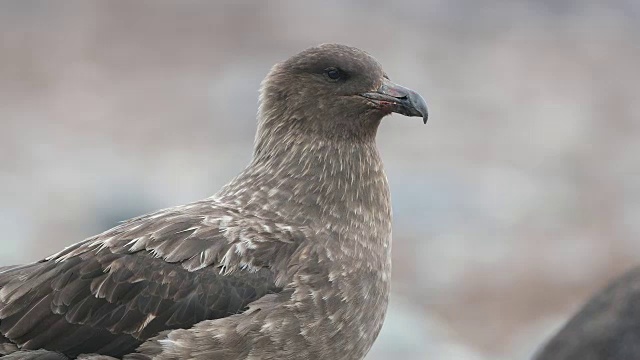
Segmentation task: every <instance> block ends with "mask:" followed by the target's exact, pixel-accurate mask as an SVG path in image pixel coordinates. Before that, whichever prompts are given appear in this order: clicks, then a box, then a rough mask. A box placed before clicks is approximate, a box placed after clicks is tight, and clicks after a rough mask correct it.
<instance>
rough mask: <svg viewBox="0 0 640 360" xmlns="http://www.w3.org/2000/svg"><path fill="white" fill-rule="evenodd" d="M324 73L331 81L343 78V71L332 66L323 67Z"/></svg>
mask: <svg viewBox="0 0 640 360" xmlns="http://www.w3.org/2000/svg"><path fill="white" fill-rule="evenodd" d="M324 74H325V75H326V76H327V77H328V78H329V79H330V80H332V81H337V80H340V79H344V78H345V76H344V75H345V74H344V72H343V71H342V70H340V69H337V68H334V67H330V68H327V69H324Z"/></svg>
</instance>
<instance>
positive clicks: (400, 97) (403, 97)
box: [395, 95, 407, 100]
mask: <svg viewBox="0 0 640 360" xmlns="http://www.w3.org/2000/svg"><path fill="white" fill-rule="evenodd" d="M395 98H396V99H398V100H407V95H403V96H396V97H395Z"/></svg>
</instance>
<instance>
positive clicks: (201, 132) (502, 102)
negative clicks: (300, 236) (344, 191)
mask: <svg viewBox="0 0 640 360" xmlns="http://www.w3.org/2000/svg"><path fill="white" fill-rule="evenodd" d="M324 42H339V43H345V44H349V45H353V46H357V47H360V48H362V49H365V50H367V51H369V52H370V53H371V54H373V55H374V56H375V57H376V58H377V59H378V60H379V61H380V62H381V63H382V64H383V65H384V66H385V69H386V71H387V73H388V74H389V75H390V76H391V78H392V79H393V80H394V81H396V82H398V83H400V84H403V85H406V86H408V87H411V88H413V89H414V90H416V91H418V92H420V93H421V94H423V96H424V97H425V98H426V99H427V101H428V103H429V106H430V110H431V111H430V112H431V116H430V121H429V124H428V125H427V126H423V125H422V124H421V122H420V119H416V118H404V117H401V116H392V117H391V118H388V119H386V120H385V121H384V122H383V125H382V127H381V129H380V131H379V147H380V149H381V152H382V155H383V158H384V160H385V164H386V168H387V173H388V176H389V180H390V184H391V191H392V195H393V203H394V215H395V219H394V221H395V228H394V274H393V276H394V278H393V295H392V301H391V307H390V310H389V314H388V318H387V322H386V324H385V327H384V329H383V331H382V334H381V336H380V338H379V341H378V342H377V343H376V345H375V346H374V348H373V350H372V351H371V353H370V354H369V356H368V358H367V359H368V360H378V359H379V360H382V359H390V358H397V359H407V360H413V359H451V360H484V359H487V360H488V359H492V360H493V359H527V358H528V357H529V356H530V355H531V354H532V353H533V351H535V349H536V348H537V347H538V346H539V345H540V344H541V343H542V342H543V341H544V339H546V338H547V337H548V336H549V335H550V334H551V333H553V332H554V331H555V330H556V329H557V328H558V327H559V326H561V325H562V323H563V322H564V321H565V319H567V318H568V316H570V315H571V314H572V313H573V312H574V311H576V310H577V309H578V308H579V307H580V305H581V304H582V303H583V302H584V301H585V300H586V299H587V298H588V296H589V295H590V294H592V293H593V292H594V291H596V290H597V289H598V288H600V287H602V286H603V284H605V283H606V282H607V281H608V280H610V279H611V278H612V277H614V276H616V275H617V274H620V273H622V272H623V271H625V270H626V269H629V268H630V267H632V266H634V265H636V264H640V118H639V116H638V113H640V66H639V64H640V3H639V2H637V1H635V0H611V1H607V2H604V1H577V0H576V1H569V0H554V1H540V0H538V1H533V0H531V1H527V0H515V1H508V2H506V1H499V0H492V1H473V0H447V1H443V0H428V1H417V0H404V1H401V0H394V1H362V0H350V1H336V0H329V1H323V2H320V1H308V0H307V1H258V0H256V1H204V0H183V1H165V0H161V1H158V0H154V1H135V2H125V1H83V0H78V1H60V2H50V1H33V0H15V1H11V0H9V1H2V2H0V227H1V229H2V235H1V238H0V244H1V250H0V265H8V264H14V263H23V262H30V261H35V260H38V259H41V258H43V257H45V256H47V255H49V254H52V253H53V252H56V251H57V250H60V249H61V248H62V247H64V246H66V245H69V244H72V243H74V242H77V241H79V240H81V239H83V238H85V237H88V236H90V235H93V234H95V233H98V232H101V231H103V230H106V229H107V228H110V227H112V226H114V225H115V224H117V222H118V221H121V220H124V219H127V218H129V217H132V216H135V215H139V214H142V213H145V212H148V211H152V210H155V209H158V208H162V207H169V206H173V205H178V204H183V203H187V202H190V201H194V200H197V199H201V198H204V197H207V196H210V195H212V194H213V193H214V192H216V191H217V190H218V189H219V188H220V187H221V186H222V185H223V184H224V183H225V182H226V181H227V180H229V179H230V178H231V177H232V176H234V175H235V174H236V173H238V172H239V171H240V170H241V169H242V168H243V167H244V166H245V164H246V163H247V162H248V161H249V158H250V155H251V149H252V143H253V135H254V131H255V113H256V111H257V96H258V92H257V88H258V86H259V83H260V81H261V80H262V78H263V77H264V76H265V74H266V73H267V71H268V70H269V68H270V67H271V65H272V64H274V63H275V62H277V61H280V60H284V59H286V58H287V57H289V56H290V55H292V54H294V53H297V52H298V51H300V50H302V49H304V48H306V47H309V46H313V45H316V44H319V43H324Z"/></svg>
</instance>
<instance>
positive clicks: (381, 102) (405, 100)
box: [360, 78, 429, 124]
mask: <svg viewBox="0 0 640 360" xmlns="http://www.w3.org/2000/svg"><path fill="white" fill-rule="evenodd" d="M360 96H362V97H364V98H365V99H367V100H369V101H370V102H372V103H373V104H375V105H376V107H377V108H378V109H381V110H384V111H388V112H395V113H398V114H402V115H406V116H420V117H422V119H423V120H424V123H425V124H426V123H427V118H428V117H429V113H428V111H427V103H426V102H425V101H424V99H423V98H422V96H420V94H418V93H417V92H415V91H413V90H410V89H407V88H405V87H403V86H400V85H398V84H394V83H392V82H391V81H390V80H389V79H387V78H385V79H384V80H383V82H382V85H381V86H380V87H379V88H378V90H376V91H375V92H369V93H364V94H360Z"/></svg>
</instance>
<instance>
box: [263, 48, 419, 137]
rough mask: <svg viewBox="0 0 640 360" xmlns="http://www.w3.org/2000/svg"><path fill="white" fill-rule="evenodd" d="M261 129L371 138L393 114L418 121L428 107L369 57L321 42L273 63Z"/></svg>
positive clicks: (265, 95) (264, 86) (349, 49)
mask: <svg viewBox="0 0 640 360" xmlns="http://www.w3.org/2000/svg"><path fill="white" fill-rule="evenodd" d="M260 98H261V105H260V122H261V124H260V130H259V134H258V136H260V131H261V130H262V131H263V132H270V131H273V130H274V129H280V130H283V131H284V132H289V133H295V132H296V131H297V130H300V131H302V132H304V133H315V134H318V133H319V134H320V136H322V137H333V138H349V139H360V138H371V137H375V133H376V130H377V127H378V125H379V124H380V121H381V119H382V118H383V117H384V116H386V115H389V114H391V113H399V114H402V115H406V116H417V117H421V118H422V119H423V120H424V122H425V123H426V122H427V116H428V114H427V105H426V102H425V101H424V99H423V98H422V97H421V96H420V95H419V94H418V93H416V92H415V91H413V90H410V89H408V88H405V87H403V86H400V85H398V84H395V83H393V82H392V81H391V80H390V79H389V77H388V76H387V75H386V73H385V72H384V70H383V69H382V66H381V65H380V64H379V63H378V62H377V61H376V60H375V59H374V58H373V57H372V56H371V55H369V54H368V53H366V52H364V51H362V50H360V49H357V48H354V47H350V46H345V45H339V44H323V45H319V46H316V47H312V48H309V49H306V50H304V51H302V52H300V53H298V54H296V55H294V56H292V57H291V58H289V59H288V60H286V61H283V62H281V63H279V64H276V65H275V66H274V67H273V68H272V69H271V71H270V73H269V75H267V77H266V78H265V80H264V81H263V83H262V88H261V96H260Z"/></svg>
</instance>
